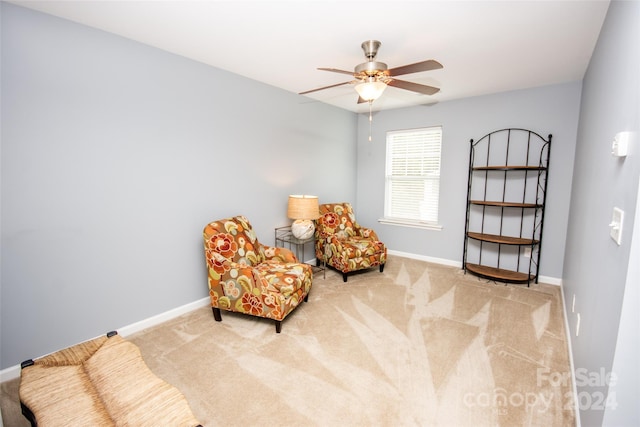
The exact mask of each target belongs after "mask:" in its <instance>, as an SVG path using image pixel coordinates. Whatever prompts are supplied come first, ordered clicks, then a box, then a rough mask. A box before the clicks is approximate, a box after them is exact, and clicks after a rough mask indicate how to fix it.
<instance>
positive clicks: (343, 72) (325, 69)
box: [318, 68, 353, 76]
mask: <svg viewBox="0 0 640 427" xmlns="http://www.w3.org/2000/svg"><path fill="white" fill-rule="evenodd" d="M318 70H321V71H331V72H332V73H340V74H348V75H350V76H353V71H345V70H338V69H337V68H318Z"/></svg>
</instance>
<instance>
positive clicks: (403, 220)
mask: <svg viewBox="0 0 640 427" xmlns="http://www.w3.org/2000/svg"><path fill="white" fill-rule="evenodd" d="M425 132H426V135H425V138H426V140H425V141H423V142H422V143H420V142H418V143H419V145H420V147H421V148H420V149H421V150H422V151H421V158H422V159H421V160H420V162H418V163H413V166H416V165H417V166H418V168H420V169H421V171H422V172H421V173H422V174H421V175H419V176H415V175H414V176H411V177H404V178H403V177H402V176H397V177H396V178H393V176H392V172H391V170H390V169H391V168H392V167H393V166H392V164H393V159H394V158H395V159H398V158H400V157H401V156H398V155H397V154H396V156H393V153H392V149H393V145H394V142H395V143H399V141H397V140H396V141H394V140H393V138H394V136H395V137H397V136H398V135H400V136H402V135H404V136H409V137H411V134H416V133H425ZM430 133H431V134H433V133H437V134H439V135H438V136H439V139H438V141H437V147H435V149H434V147H433V146H432V145H434V143H433V141H429V140H428V139H429V137H430V135H429V134H430ZM443 133H444V131H443V127H442V125H436V126H426V127H420V128H414V129H401V130H393V131H388V132H387V136H386V147H385V174H384V186H385V187H384V217H383V218H380V219H379V220H378V221H379V222H380V223H382V224H389V225H399V226H406V227H415V228H425V229H431V230H441V229H442V225H440V224H439V221H440V187H441V177H442V140H443ZM430 145H431V146H430ZM396 148H397V147H396ZM425 148H426V151H427V154H425ZM429 154H431V156H429ZM433 154H435V155H436V156H437V161H436V163H437V176H436V177H434V176H433V175H432V174H427V173H425V171H426V170H429V169H432V168H433V165H432V164H431V165H429V162H433V158H431V160H428V161H425V159H426V158H428V157H433ZM406 159H408V157H405V160H406ZM404 166H405V167H407V168H410V167H411V165H409V162H408V161H405V162H404ZM434 178H435V181H436V183H437V188H436V191H437V193H438V194H437V196H435V201H436V203H437V207H436V208H435V212H433V209H431V211H432V212H431V213H432V214H433V213H435V219H433V218H432V219H423V218H419V217H415V216H414V217H413V218H407V217H393V216H391V215H390V213H391V203H392V200H390V197H391V194H390V191H391V184H392V182H393V181H396V182H402V181H415V180H419V181H421V182H424V183H426V182H428V181H431V182H433V180H434ZM423 191H424V190H423ZM429 194H430V195H431V196H433V194H432V192H430V193H429ZM433 198H434V197H431V200H433ZM429 199H430V198H429V197H424V198H422V199H421V200H420V202H419V203H424V202H425V201H426V200H429Z"/></svg>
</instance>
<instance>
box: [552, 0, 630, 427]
mask: <svg viewBox="0 0 640 427" xmlns="http://www.w3.org/2000/svg"><path fill="white" fill-rule="evenodd" d="M639 22H640V2H637V1H612V2H611V5H610V7H609V11H608V13H607V17H606V20H605V22H604V25H603V28H602V30H601V33H600V37H599V39H598V43H597V45H596V48H595V51H594V54H593V56H592V58H591V62H590V64H589V68H588V70H587V73H586V75H585V78H584V80H583V91H582V104H581V111H580V125H579V131H578V146H577V150H576V157H575V168H574V175H573V192H572V195H571V211H570V221H569V229H568V233H567V250H566V256H565V268H564V291H565V300H566V301H567V305H568V307H567V313H568V316H569V325H570V328H571V339H572V348H573V356H574V365H575V368H576V369H582V370H586V371H587V372H589V373H598V372H600V370H601V369H604V370H605V372H610V371H611V369H612V366H613V360H614V356H615V358H616V359H619V360H624V358H625V357H628V358H629V357H630V358H632V359H633V361H634V364H633V365H631V366H624V365H623V364H618V365H617V369H620V370H619V371H617V372H615V373H616V374H617V376H618V378H619V381H618V384H617V385H615V386H614V387H612V388H610V389H609V393H610V395H611V397H613V399H617V401H618V403H619V404H618V407H617V408H615V409H614V408H607V409H606V411H605V410H603V408H597V407H592V406H590V405H587V403H589V399H591V400H595V399H596V398H599V397H600V396H601V394H600V393H606V392H607V387H606V386H604V387H595V386H589V385H588V384H587V385H583V386H580V387H578V393H579V395H578V397H579V398H581V399H582V403H584V404H585V405H584V406H585V407H584V408H582V409H581V419H582V423H583V425H589V426H591V425H600V424H601V423H602V420H603V414H604V413H607V414H608V416H609V417H611V420H612V421H614V420H615V422H614V423H613V424H611V425H638V424H640V417H639V415H638V414H639V412H638V402H637V399H638V394H637V393H638V381H639V380H640V378H638V354H640V348H639V345H638V335H639V334H640V331H639V327H638V326H639V325H638V324H637V323H636V324H635V325H629V324H624V325H621V324H620V322H621V320H626V321H629V320H632V319H634V318H635V319H636V321H637V312H638V311H639V310H640V302H639V301H638V300H637V298H636V299H632V300H625V308H624V312H623V311H622V306H623V296H624V294H625V286H627V287H629V286H632V287H635V295H637V286H638V282H637V281H636V282H635V283H630V281H628V280H627V275H628V271H631V263H634V264H635V263H637V262H638V259H637V258H635V259H631V258H630V252H631V245H630V243H631V236H632V234H633V232H634V217H635V209H636V203H637V200H636V199H637V197H638V178H639V176H640V147H639V146H638V131H639V127H640V124H639V121H640V107H639V99H640V31H639V29H638V23H639ZM620 131H633V132H634V137H633V142H632V147H631V148H632V152H631V154H630V155H629V156H627V157H626V158H624V159H621V158H615V157H613V156H611V154H610V152H611V141H612V140H613V138H614V135H615V134H616V133H617V132H620ZM614 207H619V208H621V209H623V210H624V212H625V223H624V227H623V233H622V245H621V246H618V245H616V243H615V242H614V241H613V240H612V239H611V238H610V237H609V227H608V224H609V222H610V221H611V215H612V210H613V208H614ZM636 235H637V234H636ZM635 278H636V279H637V274H636V276H635ZM573 295H575V301H576V303H575V311H576V313H571V303H572V299H573ZM627 295H628V296H629V297H633V295H634V292H628V293H627ZM634 312H635V313H636V315H635V316H634V315H632V314H633V313H634ZM577 313H580V315H581V324H580V334H579V336H577V337H576V336H575V331H576V323H577ZM625 313H626V316H625V315H624V314H625ZM619 328H620V329H621V330H623V331H624V332H625V334H624V335H622V336H621V338H622V340H623V341H622V342H618V330H619ZM630 329H631V330H633V331H634V333H629V330H630ZM617 345H620V347H619V348H620V352H618V351H617V350H616V347H617ZM623 351H624V353H621V352H623ZM596 376H597V375H596ZM634 390H635V392H634ZM630 393H633V394H630Z"/></svg>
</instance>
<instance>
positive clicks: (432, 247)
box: [357, 82, 580, 280]
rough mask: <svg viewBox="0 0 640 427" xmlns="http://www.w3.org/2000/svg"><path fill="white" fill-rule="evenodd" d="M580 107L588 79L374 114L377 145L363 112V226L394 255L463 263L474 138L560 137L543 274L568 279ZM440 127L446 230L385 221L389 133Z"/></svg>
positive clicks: (555, 139)
mask: <svg viewBox="0 0 640 427" xmlns="http://www.w3.org/2000/svg"><path fill="white" fill-rule="evenodd" d="M385 96H392V94H390V93H388V94H385ZM579 103H580V82H574V83H566V84H561V85H553V86H547V87H542V88H535V89H528V90H520V91H513V92H506V93H500V94H495V95H486V96H479V97H474V98H467V99H462V100H457V101H450V102H442V103H438V104H434V105H431V106H417V107H412V108H404V109H397V110H388V111H383V112H379V113H376V114H374V117H373V123H372V141H371V142H369V141H368V136H369V119H368V115H360V116H359V122H358V126H359V133H358V135H359V137H358V168H357V171H358V186H357V197H358V202H357V207H358V211H357V214H358V220H359V222H361V223H363V225H367V226H370V227H374V226H375V228H376V230H377V231H378V234H379V236H380V238H381V239H382V240H383V241H385V243H386V244H387V245H388V246H389V247H390V248H391V249H393V250H397V251H400V252H406V253H410V254H416V255H422V256H424V257H430V258H437V259H443V260H447V261H455V262H457V263H458V264H461V262H462V247H463V241H464V226H465V224H464V222H465V211H466V197H467V177H468V168H469V140H470V139H472V138H473V139H474V140H478V139H479V138H481V137H483V136H484V135H486V134H487V133H489V132H491V131H494V130H498V129H503V128H509V127H520V128H525V129H531V130H534V131H536V132H538V133H539V134H540V135H542V136H544V137H546V136H547V135H548V134H552V135H553V142H552V144H551V159H550V170H549V184H548V199H547V210H546V213H545V223H544V235H543V244H542V259H541V262H540V265H541V266H540V275H541V276H547V277H551V278H555V279H558V280H559V279H560V278H562V263H563V257H564V246H565V237H566V227H567V218H568V214H569V205H568V203H567V201H568V200H569V198H570V194H571V174H572V169H573V157H574V150H575V144H576V132H577V126H578V111H579ZM437 125H441V126H442V127H443V135H442V163H441V177H440V206H439V218H440V224H441V225H442V227H443V228H442V230H440V231H434V230H424V229H417V228H408V227H402V226H397V225H382V224H378V223H377V221H378V219H379V218H382V216H383V213H384V169H385V147H386V142H385V138H386V132H388V131H392V130H397V129H410V128H419V127H427V126H437ZM372 189H376V190H375V191H373V190H372Z"/></svg>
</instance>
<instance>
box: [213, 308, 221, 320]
mask: <svg viewBox="0 0 640 427" xmlns="http://www.w3.org/2000/svg"><path fill="white" fill-rule="evenodd" d="M211 310H213V318H214V319H216V322H222V316H220V309H219V308H218V307H211Z"/></svg>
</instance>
